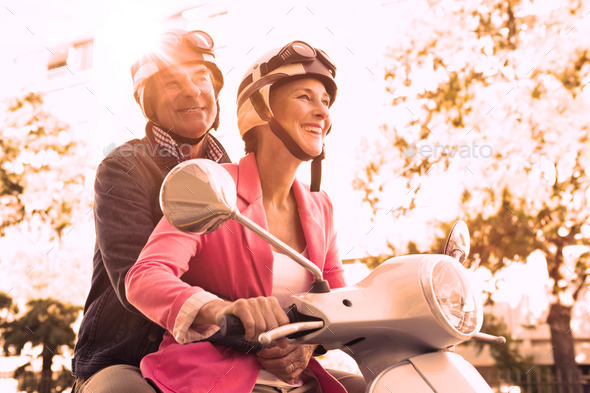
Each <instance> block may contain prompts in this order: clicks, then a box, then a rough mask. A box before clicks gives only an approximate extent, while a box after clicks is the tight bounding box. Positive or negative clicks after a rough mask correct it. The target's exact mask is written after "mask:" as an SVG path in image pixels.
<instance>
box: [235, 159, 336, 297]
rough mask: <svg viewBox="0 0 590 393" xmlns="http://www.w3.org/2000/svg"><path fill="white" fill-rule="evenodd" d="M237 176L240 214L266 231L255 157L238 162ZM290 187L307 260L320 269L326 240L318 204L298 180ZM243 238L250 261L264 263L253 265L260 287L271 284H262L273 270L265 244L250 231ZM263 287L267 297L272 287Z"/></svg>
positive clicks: (269, 251)
mask: <svg viewBox="0 0 590 393" xmlns="http://www.w3.org/2000/svg"><path fill="white" fill-rule="evenodd" d="M237 175H238V176H237V186H236V188H237V194H238V198H239V199H241V200H242V202H243V203H244V205H242V206H238V207H239V208H240V212H241V213H242V214H243V215H245V216H246V217H248V218H250V219H251V220H253V221H254V222H256V223H257V224H258V225H260V226H261V227H263V228H264V229H266V230H268V222H267V220H266V213H265V211H264V205H263V204H262V188H261V185H260V177H259V175H258V167H257V165H256V157H255V156H254V154H253V153H250V154H248V155H247V156H246V157H244V158H242V159H241V160H240V162H239V166H238V174H237ZM292 187H293V193H294V195H295V200H296V201H297V207H298V212H299V218H300V220H301V226H302V228H303V233H304V235H305V241H306V243H307V251H308V253H309V259H310V260H311V261H312V262H313V263H314V264H316V265H318V266H319V267H320V268H323V264H324V259H325V258H324V256H325V255H326V252H325V250H326V244H325V239H326V236H325V228H324V225H323V224H322V222H323V220H322V219H321V218H322V217H321V213H320V211H319V209H318V206H317V202H316V201H315V197H314V195H313V194H312V193H311V192H310V191H309V189H308V188H307V187H306V186H304V185H303V184H301V183H300V182H299V181H298V180H297V179H295V181H294V183H293V186H292ZM245 237H246V242H247V247H248V249H249V250H250V252H251V253H252V257H253V259H255V260H259V259H260V260H262V261H264V263H256V264H255V265H256V266H257V273H258V277H259V279H260V280H261V282H262V283H265V282H269V281H271V280H265V279H264V277H266V276H267V275H268V274H269V271H271V270H272V261H273V259H274V258H273V256H272V248H271V247H270V245H269V244H268V243H266V241H264V240H262V239H261V238H259V237H258V236H257V235H256V234H255V233H254V232H252V231H251V230H249V229H245ZM293 263H295V262H293ZM263 287H264V289H265V292H266V294H267V295H270V292H271V291H272V285H271V284H270V283H269V284H263Z"/></svg>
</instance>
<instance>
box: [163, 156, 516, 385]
mask: <svg viewBox="0 0 590 393" xmlns="http://www.w3.org/2000/svg"><path fill="white" fill-rule="evenodd" d="M236 198H237V197H236V191H235V184H234V181H233V179H232V178H231V176H230V175H229V173H228V172H227V171H226V170H225V169H223V167H221V166H220V165H218V164H216V163H213V162H212V161H209V160H200V159H196V160H190V161H186V162H184V163H182V164H180V165H178V166H176V167H175V168H174V169H173V170H172V171H171V172H170V173H169V174H168V175H167V177H166V179H165V180H164V182H163V185H162V189H161V193H160V204H161V206H162V211H163V212H164V215H165V216H166V217H167V218H168V220H169V221H170V223H171V224H172V225H174V226H175V227H176V228H178V229H180V230H182V231H186V232H192V233H208V232H211V231H214V230H216V229H218V228H219V227H220V226H221V225H223V223H224V222H225V221H226V220H228V219H233V220H237V221H238V222H240V223H241V224H243V225H244V226H246V227H247V228H249V229H250V230H252V231H254V232H255V233H256V234H258V235H259V236H261V237H262V238H263V239H265V240H266V241H268V242H269V243H270V244H272V245H273V246H274V247H275V248H277V249H279V250H281V251H282V252H283V253H285V254H287V255H288V256H290V257H291V258H292V259H293V260H294V261H295V262H297V263H299V264H300V265H301V266H303V267H304V268H306V269H307V270H308V271H310V272H311V273H312V274H313V276H314V281H313V282H312V285H311V288H310V290H309V292H307V293H305V294H300V295H293V296H292V297H291V298H292V302H293V306H292V307H290V308H289V309H290V310H289V312H288V315H289V317H290V320H291V321H292V323H290V324H287V325H283V326H280V327H278V328H276V329H273V330H270V331H269V332H266V333H263V334H261V335H260V336H259V338H258V340H259V342H260V343H262V344H264V345H268V344H270V343H271V342H272V341H274V340H277V339H279V338H282V337H287V339H288V340H289V342H291V343H299V344H303V343H306V344H319V345H321V346H322V347H323V348H325V349H326V350H332V349H340V350H342V351H344V352H345V353H347V354H348V355H350V356H351V357H352V358H353V359H354V360H355V361H356V362H357V364H358V366H359V369H360V370H361V373H362V374H363V376H364V378H365V380H366V381H367V390H366V392H368V393H399V392H413V393H432V392H437V393H447V392H448V393H451V392H452V393H457V392H461V393H470V392H477V393H482V392H490V393H491V392H492V389H491V388H490V386H489V385H488V384H487V383H486V381H485V380H484V379H483V378H482V376H481V375H480V374H479V373H478V371H477V370H476V369H475V367H473V366H472V365H471V364H470V363H469V362H467V361H466V360H465V359H463V358H462V357H461V356H460V355H458V354H457V353H455V352H454V346H455V345H458V344H460V343H463V342H465V341H468V340H470V339H477V340H482V341H486V342H492V343H497V344H503V343H505V342H506V340H505V338H504V337H497V336H491V335H488V334H485V333H480V331H479V330H480V328H481V325H482V322H483V306H482V303H481V300H480V299H481V298H480V296H477V293H476V292H475V290H474V288H473V287H472V286H471V284H470V281H469V275H468V271H467V269H466V268H465V267H464V266H463V265H462V263H463V262H465V260H466V258H467V256H468V254H469V230H468V228H467V225H466V224H465V223H464V222H463V221H457V222H456V223H455V225H454V226H453V228H452V230H451V231H450V233H449V236H448V239H447V244H446V246H445V250H444V254H442V255H437V254H420V255H407V256H400V257H395V258H391V259H389V260H388V261H386V262H384V263H382V264H381V265H379V266H378V267H377V268H375V269H374V270H373V271H372V272H371V273H370V274H369V275H368V276H367V277H366V278H364V279H363V280H361V281H360V282H358V283H356V284H354V285H352V286H349V287H344V288H338V289H334V290H331V289H330V288H329V285H328V283H327V281H325V280H324V279H323V278H322V272H321V270H320V269H319V268H318V267H317V266H316V265H314V264H313V263H312V262H311V261H309V260H307V259H306V258H305V257H304V256H302V255H301V254H299V253H297V252H296V251H294V250H293V249H292V248H291V247H289V246H288V245H286V244H284V243H283V242H281V241H280V240H279V239H277V238H276V237H274V236H273V235H272V234H270V233H268V232H267V231H266V230H264V229H263V228H261V227H260V226H258V225H257V224H256V223H254V222H252V221H251V220H249V219H248V218H247V217H244V216H243V215H241V214H240V212H239V211H238V210H237V208H236ZM221 330H222V332H223V333H224V334H228V335H231V334H243V333H244V330H243V326H242V325H241V322H240V320H239V319H238V318H236V317H234V316H227V317H226V318H225V319H224V321H223V322H222V327H221Z"/></svg>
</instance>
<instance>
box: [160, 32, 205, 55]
mask: <svg viewBox="0 0 590 393" xmlns="http://www.w3.org/2000/svg"><path fill="white" fill-rule="evenodd" d="M160 43H161V45H162V48H166V49H179V48H180V47H182V46H185V47H189V48H192V49H195V50H197V51H199V52H203V53H208V54H210V55H214V51H213V46H214V45H213V38H211V36H210V35H209V34H207V33H205V32H204V31H201V30H193V31H189V32H188V33H184V34H177V33H166V34H164V35H163V36H162V38H161V41H160Z"/></svg>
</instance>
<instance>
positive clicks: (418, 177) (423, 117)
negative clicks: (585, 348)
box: [355, 0, 590, 392]
mask: <svg viewBox="0 0 590 393" xmlns="http://www.w3.org/2000/svg"><path fill="white" fill-rule="evenodd" d="M552 4H553V3H552ZM413 6H414V7H416V8H417V9H416V10H415V11H414V12H413V14H414V15H417V17H416V19H415V20H412V21H409V22H408V25H407V31H406V35H405V36H403V37H399V38H398V39H397V40H396V42H395V43H394V44H393V47H392V60H391V61H392V67H391V69H389V70H388V72H387V73H386V81H387V83H388V89H390V90H391V91H393V93H394V98H393V104H394V106H395V107H396V108H397V110H398V112H397V113H398V116H396V118H395V120H394V121H393V122H392V124H391V125H389V126H385V127H384V128H383V132H382V135H381V141H380V144H379V145H378V146H376V147H375V148H370V149H369V150H368V151H367V157H369V158H368V159H367V162H366V164H365V169H364V170H363V171H362V172H360V173H359V174H358V176H357V178H356V181H355V186H356V187H357V189H359V190H363V191H364V192H365V201H366V202H367V203H368V204H369V205H370V206H371V207H372V208H373V212H374V214H375V215H376V216H377V215H378V214H380V213H381V212H384V211H387V212H388V213H389V212H390V213H392V214H391V215H392V216H393V217H396V218H400V217H409V216H412V215H415V214H416V206H419V205H424V204H430V203H437V201H438V200H443V201H444V205H442V204H439V205H437V206H438V207H439V209H441V210H443V209H444V211H448V212H450V215H457V213H458V212H462V215H463V216H467V217H468V218H469V220H468V221H469V222H468V223H469V224H470V229H472V231H473V255H474V256H475V258H476V260H477V261H478V262H479V263H481V264H482V265H485V266H487V267H489V268H490V269H491V270H492V271H495V270H498V269H500V268H502V267H503V266H504V265H505V264H506V262H508V261H515V260H520V261H524V260H525V259H526V257H527V256H528V255H530V253H531V252H533V251H535V250H538V249H540V250H542V251H544V252H545V255H546V258H547V265H548V271H549V275H550V277H551V278H552V280H553V286H552V291H551V293H550V294H548V296H550V297H551V309H550V312H549V317H548V319H547V322H548V324H549V326H550V329H551V339H552V344H553V346H554V350H553V356H554V363H555V367H556V368H557V370H558V371H559V372H560V373H561V374H562V375H563V376H565V377H566V378H567V377H570V378H572V379H573V380H579V375H580V374H579V370H578V368H577V366H576V364H575V356H574V352H573V334H572V331H571V323H570V322H571V309H572V306H573V304H574V302H575V301H576V300H577V299H578V298H579V296H580V294H581V293H582V291H583V289H584V288H585V285H586V278H587V272H588V267H589V266H588V262H589V259H588V254H584V253H582V254H581V255H580V257H579V258H578V259H577V261H576V262H575V264H574V265H571V266H569V265H567V264H566V261H565V260H564V257H563V250H564V248H566V247H568V246H573V245H582V246H583V245H586V246H588V245H590V226H589V224H588V223H589V218H590V203H589V200H590V191H589V189H590V180H589V178H588V171H589V168H590V152H589V151H588V149H587V148H586V145H587V143H588V140H589V135H590V117H589V116H588V113H590V100H589V99H588V92H589V89H588V83H589V82H590V78H589V77H588V74H589V72H590V58H589V55H588V49H587V48H588V47H590V38H589V37H590V34H589V31H588V30H589V26H588V23H586V20H584V16H585V13H587V11H588V10H587V8H588V7H587V5H585V4H583V2H581V1H562V2H561V3H555V4H554V5H548V3H545V4H543V5H542V6H543V7H544V8H542V6H541V5H540V3H539V4H537V3H530V2H525V1H522V2H521V1H518V0H504V1H500V0H486V1H470V0H464V1H455V2H426V1H425V2H420V3H419V4H418V5H415V4H413ZM420 8H421V9H420ZM417 31H419V32H420V34H416V32H417ZM404 112H405V113H406V114H407V116H405V117H404V116H403V115H402V114H403V113H404ZM392 153H398V155H395V154H392ZM391 174H395V176H397V178H392V176H391ZM400 188H401V190H400ZM396 193H397V194H396ZM399 194H401V195H404V194H407V195H408V196H407V198H405V199H402V201H403V203H399V204H397V205H396V206H394V208H393V209H392V208H391V206H388V205H387V204H386V202H385V201H390V200H391V199H394V198H396V197H395V195H398V196H399ZM392 195H393V197H392ZM398 199H399V198H398ZM425 201H427V202H428V203H426V202H425ZM437 218H438V219H440V217H437ZM450 218H451V217H448V216H447V217H443V221H445V220H450ZM576 391H577V392H579V391H581V388H580V387H578V390H576Z"/></svg>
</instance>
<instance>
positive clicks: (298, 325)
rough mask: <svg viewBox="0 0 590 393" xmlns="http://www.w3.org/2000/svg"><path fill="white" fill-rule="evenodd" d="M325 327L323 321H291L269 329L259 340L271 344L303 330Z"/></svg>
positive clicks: (264, 343) (263, 343)
mask: <svg viewBox="0 0 590 393" xmlns="http://www.w3.org/2000/svg"><path fill="white" fill-rule="evenodd" d="M323 327H324V322H323V321H313V322H295V323H289V324H287V325H283V326H279V327H278V328H275V329H272V330H269V331H268V332H265V333H261V334H260V335H259V336H258V342H260V343H261V344H262V345H269V344H270V343H271V342H273V341H275V340H278V339H279V338H283V337H287V336H290V335H292V334H295V333H298V332H301V331H306V330H315V329H321V328H323Z"/></svg>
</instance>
